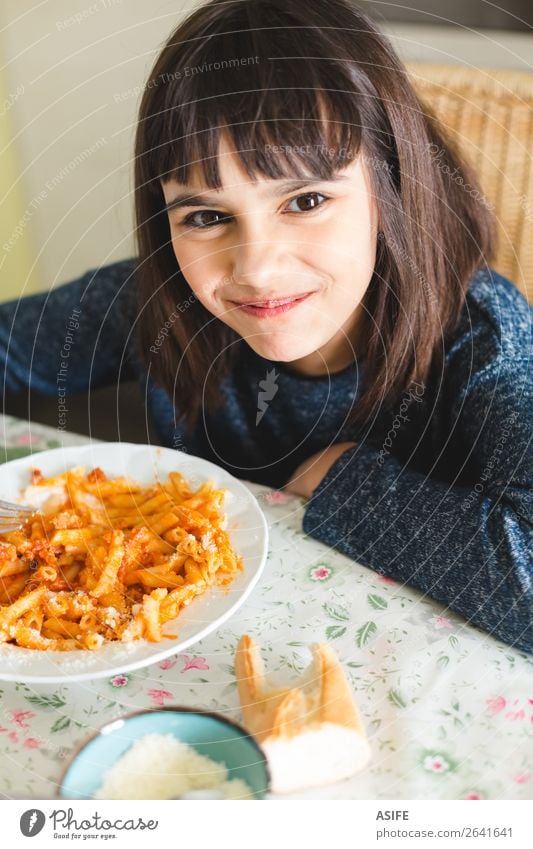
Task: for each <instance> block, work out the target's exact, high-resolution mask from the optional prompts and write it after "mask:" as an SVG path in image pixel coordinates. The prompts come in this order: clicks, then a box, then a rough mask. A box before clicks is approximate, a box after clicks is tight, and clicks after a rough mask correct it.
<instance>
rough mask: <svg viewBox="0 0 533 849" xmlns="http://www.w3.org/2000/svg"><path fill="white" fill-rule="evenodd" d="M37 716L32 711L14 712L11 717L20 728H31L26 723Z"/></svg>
mask: <svg viewBox="0 0 533 849" xmlns="http://www.w3.org/2000/svg"><path fill="white" fill-rule="evenodd" d="M34 716H35V714H34V713H33V711H31V710H12V711H11V717H12V719H13V722H14V723H16V725H18V726H19V727H20V728H29V727H30V726H29V725H28V723H27V722H26V720H27V719H33V717H34Z"/></svg>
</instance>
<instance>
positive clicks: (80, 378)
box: [0, 260, 136, 395]
mask: <svg viewBox="0 0 533 849" xmlns="http://www.w3.org/2000/svg"><path fill="white" fill-rule="evenodd" d="M133 268H134V265H133V262H132V261H129V260H127V261H123V262H117V263H114V264H112V265H108V266H104V267H103V268H100V269H97V270H94V271H88V272H87V273H86V274H83V275H82V276H81V277H79V278H78V279H76V280H73V281H71V282H70V283H65V284H63V285H62V286H58V287H57V288H55V289H52V290H51V291H49V292H38V293H37V294H34V295H29V296H27V297H24V298H20V299H18V300H12V301H7V302H5V303H2V304H0V376H1V378H2V379H1V383H2V392H3V393H4V392H13V393H16V392H20V391H22V390H24V389H27V388H31V389H35V390H37V391H39V392H42V393H44V394H49V395H53V394H55V393H57V392H58V389H61V391H62V392H63V391H65V392H66V394H69V395H70V394H76V393H79V392H84V391H86V390H87V389H89V388H96V387H99V386H106V385H109V384H112V383H116V382H118V381H119V380H129V379H133V377H134V376H135V371H136V368H135V365H134V363H135V352H134V345H133V340H132V325H133V324H134V310H135V298H134V281H133V277H132V273H133Z"/></svg>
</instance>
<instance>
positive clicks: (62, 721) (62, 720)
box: [50, 716, 70, 732]
mask: <svg viewBox="0 0 533 849" xmlns="http://www.w3.org/2000/svg"><path fill="white" fill-rule="evenodd" d="M69 725H70V719H69V717H68V716H60V717H59V719H56V721H55V722H54V724H53V725H52V727H51V729H50V731H52V732H54V731H65V729H66V728H68V727H69Z"/></svg>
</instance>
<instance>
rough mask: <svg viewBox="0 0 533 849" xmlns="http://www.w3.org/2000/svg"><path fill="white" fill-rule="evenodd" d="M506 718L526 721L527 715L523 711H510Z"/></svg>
mask: <svg viewBox="0 0 533 849" xmlns="http://www.w3.org/2000/svg"><path fill="white" fill-rule="evenodd" d="M505 718H506V719H512V720H517V719H524V718H525V713H524V711H523V710H510V711H509V712H508V713H506V714H505Z"/></svg>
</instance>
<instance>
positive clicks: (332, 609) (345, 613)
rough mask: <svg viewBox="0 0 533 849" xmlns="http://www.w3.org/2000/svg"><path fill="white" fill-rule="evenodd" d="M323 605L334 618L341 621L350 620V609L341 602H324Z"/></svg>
mask: <svg viewBox="0 0 533 849" xmlns="http://www.w3.org/2000/svg"><path fill="white" fill-rule="evenodd" d="M322 607H323V608H324V610H325V611H326V613H327V614H328V616H330V617H331V618H332V619H337V620H338V621H339V622H348V621H349V619H350V611H349V610H348V608H346V607H343V606H342V605H341V604H323V605H322Z"/></svg>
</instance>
